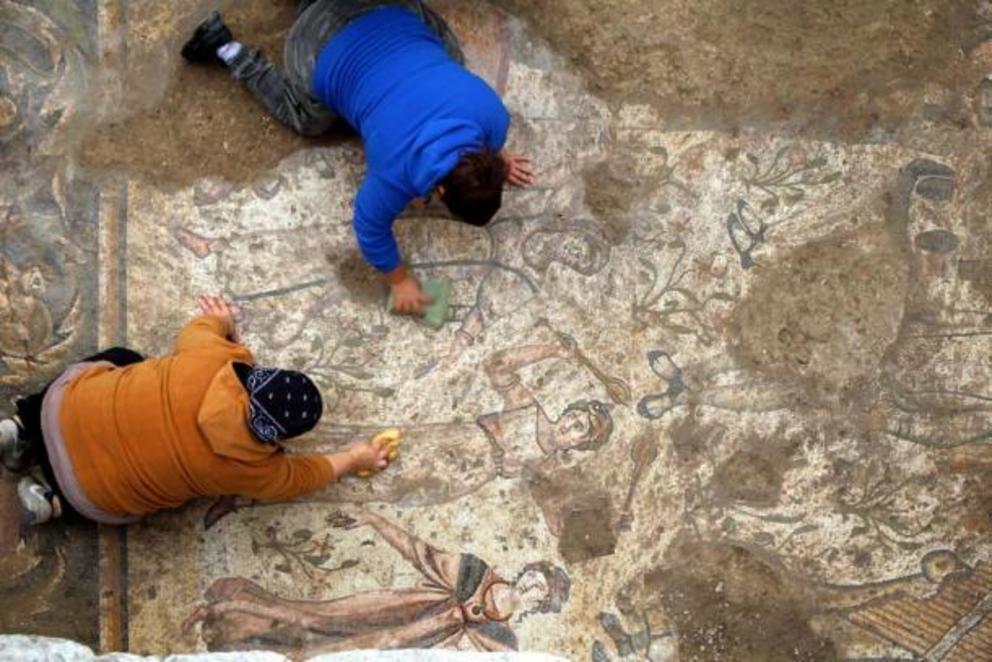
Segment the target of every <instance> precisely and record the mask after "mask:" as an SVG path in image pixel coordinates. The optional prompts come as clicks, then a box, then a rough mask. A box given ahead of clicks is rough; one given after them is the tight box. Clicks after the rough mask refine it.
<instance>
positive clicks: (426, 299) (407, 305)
mask: <svg viewBox="0 0 992 662" xmlns="http://www.w3.org/2000/svg"><path fill="white" fill-rule="evenodd" d="M390 287H391V288H392V290H393V308H394V309H395V310H396V312H398V313H409V314H416V315H420V314H422V313H423V312H424V306H427V305H428V304H430V302H431V297H430V296H429V295H428V294H427V293H426V292H424V291H423V290H422V289H420V283H418V282H417V279H416V278H414V277H413V276H409V275H408V276H407V277H406V278H404V279H403V280H401V281H399V282H396V283H392V284H391V285H390Z"/></svg>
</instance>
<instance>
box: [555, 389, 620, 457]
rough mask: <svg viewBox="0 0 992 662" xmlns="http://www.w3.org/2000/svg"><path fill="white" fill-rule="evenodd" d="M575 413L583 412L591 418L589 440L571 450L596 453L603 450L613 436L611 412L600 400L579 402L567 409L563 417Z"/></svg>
mask: <svg viewBox="0 0 992 662" xmlns="http://www.w3.org/2000/svg"><path fill="white" fill-rule="evenodd" d="M573 411H582V412H585V413H586V414H587V415H588V416H589V438H588V439H586V440H585V441H583V442H582V443H581V444H579V445H578V446H573V447H572V448H570V449H569V450H573V451H595V450H599V449H600V448H602V447H603V446H604V445H605V444H606V442H607V441H609V440H610V435H611V434H613V417H612V416H610V410H609V409H607V408H606V405H604V404H603V403H602V402H600V401H599V400H578V401H576V402H573V403H572V404H570V405H569V406H567V407H565V411H563V412H562V413H561V415H562V416H564V415H565V414H567V413H569V412H573Z"/></svg>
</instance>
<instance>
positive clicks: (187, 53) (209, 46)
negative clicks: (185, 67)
mask: <svg viewBox="0 0 992 662" xmlns="http://www.w3.org/2000/svg"><path fill="white" fill-rule="evenodd" d="M231 41H234V35H233V34H231V31H230V30H228V29H227V26H226V25H224V21H222V20H221V18H220V13H218V12H214V13H213V14H211V16H210V18H208V19H207V20H205V21H204V22H203V23H200V25H199V26H197V28H196V31H195V32H194V33H193V36H192V37H190V38H189V41H187V42H186V45H185V46H183V57H184V58H186V59H187V60H188V61H190V62H211V61H216V62H220V63H222V64H223V60H221V59H220V57H219V56H218V55H217V49H218V48H220V47H221V46H223V45H224V44H226V43H228V42H231Z"/></svg>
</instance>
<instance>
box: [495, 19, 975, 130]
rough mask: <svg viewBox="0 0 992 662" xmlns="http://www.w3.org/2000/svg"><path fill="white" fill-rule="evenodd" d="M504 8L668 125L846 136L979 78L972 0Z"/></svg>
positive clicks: (889, 122)
mask: <svg viewBox="0 0 992 662" xmlns="http://www.w3.org/2000/svg"><path fill="white" fill-rule="evenodd" d="M499 4H501V5H502V6H503V7H505V8H506V9H508V10H510V11H512V12H513V13H515V14H517V15H519V16H523V17H525V18H528V19H530V21H531V22H532V24H533V25H534V28H535V29H536V30H537V31H538V32H540V33H542V34H543V35H545V36H546V37H547V38H548V39H549V40H550V42H551V43H552V45H553V46H554V47H555V49H556V50H558V51H559V52H561V53H563V54H565V55H567V56H568V57H570V58H571V59H572V61H573V62H574V63H575V64H577V65H578V66H579V67H580V68H581V69H582V71H583V72H584V73H585V74H586V75H587V77H588V78H589V80H590V82H591V84H592V85H593V88H594V90H596V91H597V92H599V93H601V94H603V95H605V96H606V97H608V98H610V99H614V100H625V101H643V102H647V103H650V104H653V105H655V106H656V107H658V108H659V109H661V110H662V111H663V112H664V114H665V121H666V122H667V123H668V124H669V125H670V126H685V127H713V128H727V129H734V128H738V127H743V126H745V125H748V124H754V123H758V124H763V123H767V122H785V123H788V124H790V125H792V126H793V127H795V128H796V129H797V130H800V131H803V132H804V133H807V134H809V133H813V134H817V135H819V134H826V135H828V136H832V137H834V138H836V139H845V140H848V139H849V140H857V139H860V138H863V137H865V136H867V135H873V134H875V133H876V132H877V130H879V129H882V130H889V131H891V130H895V129H898V128H899V127H900V126H901V124H902V123H903V122H905V121H906V120H907V119H909V118H911V117H912V116H913V115H914V113H916V112H918V111H919V109H920V107H921V103H922V101H923V98H924V94H925V92H926V91H927V88H928V85H931V84H932V83H935V82H937V83H938V84H939V85H941V86H948V87H953V86H954V85H956V84H958V83H960V82H963V81H965V80H968V81H971V80H973V79H974V72H972V71H970V70H969V66H968V65H967V64H966V60H965V58H964V56H963V53H962V48H966V49H970V48H971V47H972V46H973V45H974V44H975V43H976V41H977V40H979V39H980V38H981V35H982V31H981V29H980V28H978V27H977V26H978V25H979V17H977V16H976V15H975V13H974V9H973V6H974V5H975V4H976V3H966V2H961V1H960V0H924V1H921V2H905V1H904V0H873V1H872V2H865V1H864V0H806V1H804V2H795V0H692V1H687V0H601V1H598V2H593V1H591V0H564V1H563V0H501V2H500V3H499ZM975 84H977V81H976V82H975ZM946 114H948V115H954V113H953V112H951V111H948V112H947V113H946Z"/></svg>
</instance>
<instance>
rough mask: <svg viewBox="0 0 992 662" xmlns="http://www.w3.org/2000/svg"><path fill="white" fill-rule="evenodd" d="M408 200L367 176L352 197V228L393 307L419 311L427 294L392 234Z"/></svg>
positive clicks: (388, 185)
mask: <svg viewBox="0 0 992 662" xmlns="http://www.w3.org/2000/svg"><path fill="white" fill-rule="evenodd" d="M409 202H410V200H409V199H408V197H407V196H405V195H404V194H403V192H402V191H400V190H398V189H396V188H395V187H394V186H392V185H390V184H388V183H387V182H385V181H383V180H381V179H378V178H376V177H373V176H370V177H368V178H366V180H365V182H363V183H362V188H361V189H359V191H358V196H357V197H356V198H355V218H354V228H355V238H356V239H357V240H358V247H359V249H360V250H361V252H362V257H364V258H365V260H366V261H367V262H368V263H369V264H371V265H372V266H373V267H375V269H376V270H378V271H379V272H380V273H381V274H382V275H383V278H384V279H385V280H386V282H387V283H389V287H390V288H391V289H392V292H393V300H394V301H395V306H396V310H397V311H398V312H402V313H418V312H420V311H422V310H423V308H424V306H425V305H426V304H428V303H430V298H429V297H427V295H425V294H424V292H423V290H421V289H420V284H419V283H417V280H416V279H415V278H414V277H413V276H412V275H411V274H410V272H409V271H407V268H406V267H405V266H404V265H403V261H402V259H401V258H400V250H399V247H398V246H397V245H396V237H395V236H394V235H393V222H394V221H395V220H396V217H397V216H399V215H400V213H401V212H402V211H403V209H404V208H405V207H406V205H407V203H409Z"/></svg>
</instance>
